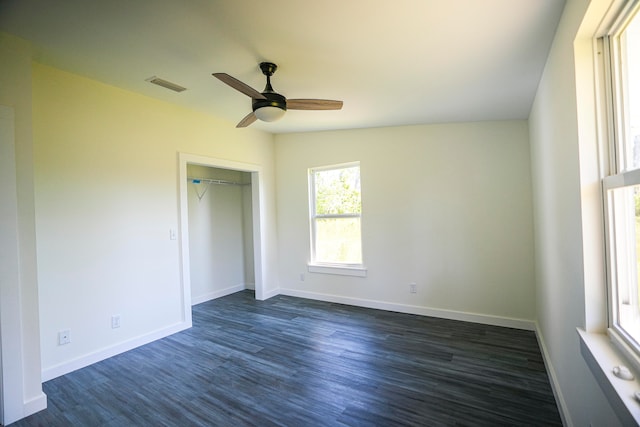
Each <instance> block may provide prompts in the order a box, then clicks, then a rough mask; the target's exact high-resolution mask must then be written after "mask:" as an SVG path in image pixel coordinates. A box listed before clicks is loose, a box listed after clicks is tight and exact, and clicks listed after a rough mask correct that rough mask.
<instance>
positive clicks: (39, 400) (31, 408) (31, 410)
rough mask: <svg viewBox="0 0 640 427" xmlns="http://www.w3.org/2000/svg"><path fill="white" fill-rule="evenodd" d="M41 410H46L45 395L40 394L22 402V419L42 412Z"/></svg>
mask: <svg viewBox="0 0 640 427" xmlns="http://www.w3.org/2000/svg"><path fill="white" fill-rule="evenodd" d="M43 409H47V395H46V394H44V393H43V392H40V393H38V395H37V396H35V397H32V398H31V399H29V400H26V401H25V402H24V406H23V417H24V418H26V417H28V416H29V415H33V414H35V413H36V412H40V411H42V410H43Z"/></svg>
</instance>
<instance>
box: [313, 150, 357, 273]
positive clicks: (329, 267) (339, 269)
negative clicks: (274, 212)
mask: <svg viewBox="0 0 640 427" xmlns="http://www.w3.org/2000/svg"><path fill="white" fill-rule="evenodd" d="M352 167H358V173H359V174H360V177H362V174H361V172H362V169H361V168H360V162H359V161H356V162H348V163H339V164H334V165H327V166H320V167H313V168H310V169H309V172H308V175H309V231H310V243H311V245H310V260H309V263H308V265H307V267H308V271H309V272H310V273H324V274H337V275H342V276H357V277H366V275H367V269H366V267H365V266H364V261H363V262H361V263H357V264H354V263H327V262H319V261H317V260H316V254H315V248H316V220H317V219H326V218H359V219H360V230H361V233H360V248H361V251H362V259H363V260H364V250H363V249H364V248H363V245H362V194H361V196H360V197H361V198H360V204H361V209H360V212H359V213H345V214H329V215H316V190H315V188H316V186H315V174H316V172H323V171H330V170H337V169H347V168H352ZM361 191H362V190H361Z"/></svg>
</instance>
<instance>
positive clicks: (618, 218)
mask: <svg viewBox="0 0 640 427" xmlns="http://www.w3.org/2000/svg"><path fill="white" fill-rule="evenodd" d="M637 9H638V8H637V7H636V8H635V11H632V12H625V13H623V18H624V19H622V18H621V20H619V22H618V23H617V24H615V26H614V28H615V30H613V31H612V32H611V33H610V34H609V36H607V37H605V38H604V39H603V41H602V43H603V48H604V49H603V51H604V52H605V53H606V55H605V64H606V67H605V75H607V83H606V84H605V86H607V87H608V91H607V92H608V93H607V94H606V95H607V96H606V99H607V104H608V106H607V107H606V108H605V110H607V111H609V114H608V116H609V117H608V119H609V120H608V124H609V132H608V134H609V135H610V136H609V140H610V144H609V157H610V159H609V164H608V165H606V166H607V167H608V169H609V171H610V173H609V174H608V176H606V177H605V178H604V180H603V189H604V192H603V194H604V198H605V200H604V203H605V206H606V210H605V215H606V230H607V240H606V244H607V248H606V249H607V274H608V282H609V327H610V329H612V330H613V331H614V332H615V333H617V334H618V335H619V336H621V337H622V339H624V340H625V341H626V342H627V344H629V345H630V346H631V347H632V348H634V349H636V351H637V352H638V350H640V292H639V289H640V15H638V14H637V13H636V12H637Z"/></svg>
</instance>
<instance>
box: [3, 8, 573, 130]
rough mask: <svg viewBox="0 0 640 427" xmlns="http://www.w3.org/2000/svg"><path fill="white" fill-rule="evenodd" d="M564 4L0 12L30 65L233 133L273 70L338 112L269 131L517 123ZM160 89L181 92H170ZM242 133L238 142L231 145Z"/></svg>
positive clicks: (307, 115)
mask: <svg viewBox="0 0 640 427" xmlns="http://www.w3.org/2000/svg"><path fill="white" fill-rule="evenodd" d="M563 7H564V1H563V0H464V1H443V0H397V1H380V0H374V1H365V0H322V1H303V0H270V1H255V0H226V1H224V0H180V1H176V0H103V1H90V0H56V1H52V0H0V31H4V32H7V33H11V34H14V35H16V36H18V37H21V38H23V39H26V40H28V41H30V42H32V44H33V51H34V59H35V60H36V61H38V62H41V63H44V64H48V65H52V66H54V67H57V68H60V69H63V70H67V71H70V72H73V73H76V74H80V75H83V76H87V77H89V78H92V79H95V80H98V81H101V82H104V83H107V84H110V85H114V86H117V87H120V88H123V89H127V90H130V91H134V92H138V93H141V94H144V95H146V96H150V97H154V98H158V99H161V100H165V101H168V102H171V103H175V104H179V105H182V106H185V107H188V108H193V109H197V110H201V111H205V112H208V113H211V114H214V115H216V116H218V117H221V118H223V119H226V120H228V121H229V126H231V127H233V126H235V124H236V123H237V122H239V121H240V120H241V119H242V118H243V117H244V116H245V115H246V114H247V113H249V112H250V111H251V99H250V98H249V97H247V96H245V95H243V94H241V93H239V92H237V91H235V90H233V89H231V88H230V87H229V86H227V85H225V84H223V83H222V82H221V81H219V80H217V79H215V78H214V77H212V76H211V73H213V72H225V73H228V74H230V75H232V76H234V77H236V78H238V79H240V80H242V81H243V82H245V83H247V84H249V85H250V86H252V87H254V88H256V89H258V90H259V91H262V89H263V88H264V85H265V78H264V76H263V75H262V74H261V72H260V70H259V68H258V63H260V62H261V61H271V62H275V63H276V64H277V65H278V70H277V71H276V73H275V75H274V77H273V78H272V84H273V87H274V89H275V90H276V91H277V92H279V93H281V94H283V95H285V96H286V97H287V98H327V99H337V100H343V101H344V107H343V109H342V110H340V111H291V110H290V111H288V112H287V114H286V115H285V117H284V118H283V119H282V120H280V121H278V122H274V123H264V122H259V121H258V122H256V123H254V124H253V125H251V127H252V128H257V129H261V130H264V131H267V132H273V133H282V132H301V131H316V130H330V129H350V128H365V127H380V126H397V125H409V124H424V123H439V122H459V121H481V120H506V119H526V118H527V117H528V114H529V110H530V107H531V104H532V102H533V97H534V94H535V91H536V88H537V85H538V81H539V79H540V76H541V73H542V70H543V67H544V64H545V61H546V58H547V54H548V51H549V48H550V44H551V40H552V39H553V35H554V32H555V29H556V27H557V24H558V21H559V19H560V15H561V13H562V9H563ZM152 76H157V77H160V78H162V79H165V80H168V81H171V82H174V83H176V84H178V85H181V86H184V87H186V88H187V90H186V91H184V92H181V93H175V92H172V91H169V90H167V89H164V88H161V87H158V86H155V85H152V84H150V83H149V82H147V81H146V79H148V78H149V77H152ZM243 131H244V130H242V129H239V130H238V132H243Z"/></svg>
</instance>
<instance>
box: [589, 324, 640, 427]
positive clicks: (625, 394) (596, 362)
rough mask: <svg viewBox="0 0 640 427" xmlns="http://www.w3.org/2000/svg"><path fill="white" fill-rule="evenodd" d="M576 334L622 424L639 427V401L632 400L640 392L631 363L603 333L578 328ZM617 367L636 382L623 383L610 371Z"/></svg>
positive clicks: (637, 378) (639, 385) (638, 382)
mask: <svg viewBox="0 0 640 427" xmlns="http://www.w3.org/2000/svg"><path fill="white" fill-rule="evenodd" d="M578 334H579V335H580V352H581V353H582V357H583V358H584V360H585V362H586V363H587V366H588V367H589V369H590V370H591V372H592V373H593V375H594V377H595V379H596V381H597V382H598V384H599V385H600V388H601V389H602V391H603V392H604V395H605V396H606V397H607V399H608V401H609V403H610V404H611V407H612V408H613V410H614V411H615V413H616V414H617V415H618V417H619V418H620V421H622V424H624V425H636V424H638V425H640V402H638V401H637V400H636V399H635V397H634V395H635V393H636V392H637V391H640V381H639V377H638V370H637V369H636V368H635V366H634V364H633V363H630V362H629V361H628V360H627V359H626V358H625V357H624V356H623V355H622V353H621V352H620V350H619V349H618V348H616V344H614V343H613V342H612V339H611V338H610V337H609V336H607V335H606V334H604V333H592V332H586V331H584V330H582V329H578ZM619 365H624V366H627V367H628V368H629V369H630V370H631V371H632V372H633V375H634V376H635V379H634V380H632V381H626V380H623V379H620V378H618V377H616V376H615V375H613V368H614V367H615V366H619Z"/></svg>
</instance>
